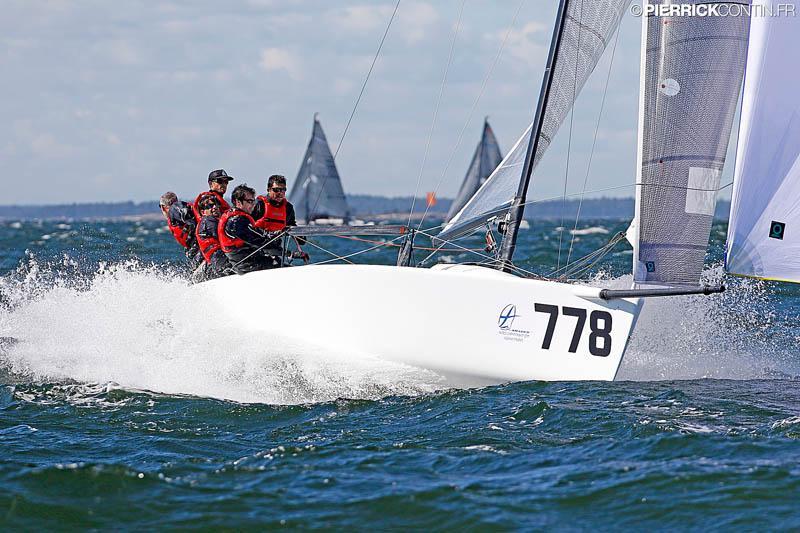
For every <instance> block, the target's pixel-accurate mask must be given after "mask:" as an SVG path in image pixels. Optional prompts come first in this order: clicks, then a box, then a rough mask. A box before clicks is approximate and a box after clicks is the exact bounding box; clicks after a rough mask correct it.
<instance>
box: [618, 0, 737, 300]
mask: <svg viewBox="0 0 800 533" xmlns="http://www.w3.org/2000/svg"><path fill="white" fill-rule="evenodd" d="M649 3H650V4H662V3H669V2H668V1H667V2H660V1H654V2H649ZM693 3H702V2H701V0H696V1H695V2H693ZM732 3H736V4H740V5H742V6H746V5H747V3H748V0H738V1H736V2H732ZM741 11H742V12H744V9H742V10H741ZM642 24H643V32H642V59H643V61H642V72H641V76H642V78H641V79H642V84H641V95H640V119H639V155H638V169H637V172H638V175H637V180H636V185H637V187H636V221H635V222H636V224H634V226H635V227H636V228H637V236H636V239H635V240H634V257H633V272H634V281H635V282H636V283H637V284H654V285H665V286H676V285H697V284H698V283H699V281H700V274H701V271H702V268H703V260H704V258H705V255H706V249H707V247H708V237H709V234H710V232H711V223H712V221H713V218H714V206H715V203H716V194H717V189H718V188H719V178H720V175H721V174H722V169H723V165H724V164H725V153H726V151H727V147H728V142H729V138H730V132H731V129H732V126H733V117H734V114H735V112H736V105H737V102H738V99H739V91H740V87H741V83H742V76H743V75H744V64H745V60H746V55H747V52H746V51H747V35H748V28H749V17H747V16H746V15H742V16H708V17H693V16H664V17H661V16H649V17H645V18H644V19H643V21H642Z"/></svg>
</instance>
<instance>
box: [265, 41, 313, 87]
mask: <svg viewBox="0 0 800 533" xmlns="http://www.w3.org/2000/svg"><path fill="white" fill-rule="evenodd" d="M259 65H260V66H261V68H263V69H264V70H266V71H267V72H272V71H280V70H283V71H285V72H286V73H287V74H288V75H289V77H290V78H292V79H293V80H300V79H302V78H303V72H302V69H301V68H300V60H299V59H298V58H297V57H295V55H294V54H293V53H292V52H290V51H288V50H285V49H283V48H265V49H263V50H261V61H260V62H259Z"/></svg>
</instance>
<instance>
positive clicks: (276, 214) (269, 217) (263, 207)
mask: <svg viewBox="0 0 800 533" xmlns="http://www.w3.org/2000/svg"><path fill="white" fill-rule="evenodd" d="M253 219H255V221H256V226H257V227H259V228H261V229H263V230H266V231H281V230H282V229H283V228H285V227H286V226H296V225H297V221H296V219H295V216H294V206H293V205H292V203H291V202H290V201H289V200H287V199H286V178H285V177H283V176H281V175H280V174H273V175H272V176H270V177H269V179H268V180H267V195H266V196H259V197H258V198H257V199H256V205H255V206H253Z"/></svg>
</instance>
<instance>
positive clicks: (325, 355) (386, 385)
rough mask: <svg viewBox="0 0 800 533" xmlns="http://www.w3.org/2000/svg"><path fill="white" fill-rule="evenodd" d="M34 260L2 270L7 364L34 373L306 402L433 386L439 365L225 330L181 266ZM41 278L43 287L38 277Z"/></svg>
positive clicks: (1, 358) (0, 322) (0, 357)
mask: <svg viewBox="0 0 800 533" xmlns="http://www.w3.org/2000/svg"><path fill="white" fill-rule="evenodd" d="M44 271H47V269H43V268H42V267H41V266H40V265H38V264H36V263H35V262H31V263H30V265H29V267H28V271H27V272H24V273H17V275H16V276H15V277H14V279H13V280H9V279H3V280H0V282H2V285H0V289H2V290H3V292H4V293H6V294H7V295H8V299H9V300H10V301H11V309H10V310H8V309H6V310H0V336H8V337H15V338H17V339H19V342H18V343H16V344H15V345H13V346H11V347H6V348H4V350H5V352H6V353H5V354H2V353H0V362H2V363H3V366H5V367H6V371H7V372H11V373H13V374H14V375H23V376H27V377H28V378H29V379H31V380H34V381H59V380H64V379H69V380H76V381H79V382H89V383H108V382H114V383H118V384H120V385H121V386H123V387H125V388H132V389H145V390H152V391H157V392H164V393H170V394H171V393H178V394H193V395H199V396H210V397H217V398H224V399H232V400H236V401H243V402H264V403H276V404H289V403H306V402H316V401H328V400H333V399H336V398H340V397H345V398H379V397H383V396H387V395H392V394H416V393H424V392H429V391H432V390H435V389H436V388H437V383H438V381H439V378H438V376H436V375H434V374H432V373H430V372H426V371H422V370H419V369H414V368H410V367H406V366H403V365H398V364H395V363H390V362H384V361H380V360H377V359H374V358H369V357H365V356H353V355H352V354H339V353H333V352H331V351H330V350H327V349H325V348H324V347H322V346H319V345H314V344H311V343H303V342H299V341H297V340H296V339H286V338H282V337H281V336H280V334H279V333H278V332H276V333H275V334H274V335H270V336H269V337H268V338H263V337H252V336H250V335H248V334H245V333H242V332H239V331H237V330H236V329H235V327H231V326H226V327H225V328H224V329H221V328H220V327H219V326H218V325H217V320H216V319H215V315H214V310H213V309H209V308H206V307H205V306H204V303H203V302H202V301H200V300H199V299H198V291H196V290H194V288H193V287H192V286H190V285H188V284H187V282H186V281H184V280H183V279H182V278H181V277H178V276H176V275H175V274H174V273H163V272H160V271H159V270H158V269H155V268H145V267H142V266H140V265H138V264H136V263H127V264H122V265H116V266H111V267H109V266H105V265H101V267H100V268H99V270H98V271H97V273H96V274H94V275H93V276H91V277H89V278H88V279H84V280H82V281H81V282H77V283H76V282H75V280H66V281H65V280H63V279H61V278H58V277H56V278H55V279H51V278H49V277H48V276H47V275H45V273H44ZM43 284H46V285H47V286H46V287H44V286H42V285H43Z"/></svg>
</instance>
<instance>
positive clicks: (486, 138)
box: [445, 117, 503, 220]
mask: <svg viewBox="0 0 800 533" xmlns="http://www.w3.org/2000/svg"><path fill="white" fill-rule="evenodd" d="M502 160H503V154H502V153H500V145H498V144H497V138H496V137H495V136H494V132H493V131H492V127H491V126H490V125H489V117H486V119H485V120H484V121H483V134H482V135H481V140H480V142H479V143H478V146H477V147H476V148H475V153H474V154H473V155H472V161H471V162H470V165H469V169H467V174H466V175H465V176H464V181H463V182H461V188H460V189H459V190H458V194H457V195H456V198H455V200H453V204H452V205H451V206H450V209H449V210H448V211H447V217H446V219H445V220H450V219H451V218H453V216H455V214H456V213H458V212H459V211H461V209H462V208H463V207H464V205H465V204H466V203H467V202H468V201H469V199H470V198H472V196H473V195H474V194H475V193H476V192H477V191H478V189H479V188H480V186H481V185H483V184H484V183H485V182H486V180H487V179H488V178H489V176H491V174H492V172H494V169H496V168H497V166H498V165H499V164H500V162H501V161H502Z"/></svg>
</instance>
